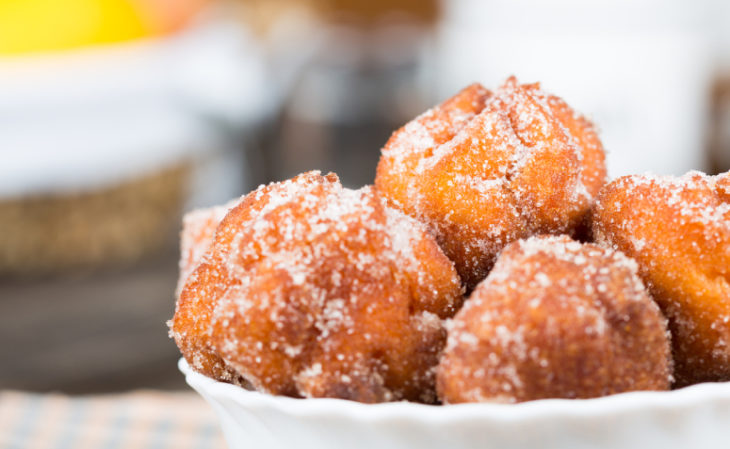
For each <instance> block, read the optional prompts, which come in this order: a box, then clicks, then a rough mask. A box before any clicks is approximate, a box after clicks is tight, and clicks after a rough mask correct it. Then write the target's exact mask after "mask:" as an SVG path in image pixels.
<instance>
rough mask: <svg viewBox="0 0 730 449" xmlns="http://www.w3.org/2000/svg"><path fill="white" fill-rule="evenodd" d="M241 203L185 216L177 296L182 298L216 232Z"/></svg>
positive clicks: (233, 203) (239, 200)
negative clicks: (230, 212)
mask: <svg viewBox="0 0 730 449" xmlns="http://www.w3.org/2000/svg"><path fill="white" fill-rule="evenodd" d="M239 202H241V199H235V200H232V201H230V202H228V203H227V204H224V205H220V206H213V207H209V208H206V209H198V210H194V211H192V212H188V213H187V214H185V216H184V217H183V228H182V232H181V233H180V277H179V279H178V282H177V288H176V289H175V296H180V291H181V290H182V288H183V286H184V285H185V281H186V280H187V278H188V276H190V274H191V273H192V272H193V271H194V270H195V269H196V268H197V267H198V265H199V264H200V261H201V260H202V258H203V255H204V254H205V253H206V251H208V248H210V245H211V244H212V243H213V237H214V236H215V230H216V229H217V228H218V225H219V224H220V222H221V221H222V220H223V217H225V216H226V214H227V213H228V211H229V210H231V209H232V208H233V207H234V206H235V205H236V204H238V203H239Z"/></svg>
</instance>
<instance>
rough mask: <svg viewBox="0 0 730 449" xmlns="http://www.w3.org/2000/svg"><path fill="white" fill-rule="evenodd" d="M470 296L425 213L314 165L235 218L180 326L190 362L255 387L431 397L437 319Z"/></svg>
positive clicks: (248, 202)
mask: <svg viewBox="0 0 730 449" xmlns="http://www.w3.org/2000/svg"><path fill="white" fill-rule="evenodd" d="M461 300H462V298H461V287H460V283H459V279H458V276H457V274H456V271H455V270H454V267H453V264H452V263H451V262H450V261H449V260H448V259H447V258H446V257H445V256H444V254H443V253H442V252H441V250H440V249H439V247H438V245H437V244H436V242H435V241H434V240H433V238H432V237H430V236H429V235H428V234H427V233H426V231H425V230H424V229H423V227H422V225H421V224H420V223H418V222H417V221H416V220H414V219H412V218H410V217H408V216H406V215H405V214H403V213H402V212H400V211H398V210H396V209H394V208H392V207H389V206H387V205H386V204H385V200H383V199H381V198H380V197H379V196H376V195H375V194H374V192H373V190H372V189H371V188H367V187H366V188H363V189H360V190H356V191H355V190H349V189H345V188H343V187H342V186H341V185H340V183H339V181H338V180H337V177H336V176H335V175H333V174H329V175H327V176H320V175H319V173H318V172H311V173H306V174H303V175H300V176H298V177H296V178H294V179H292V180H289V181H285V182H281V183H274V184H270V185H268V186H265V187H260V188H259V189H258V190H256V191H254V192H252V193H251V194H249V195H247V196H246V197H245V198H244V200H243V202H242V203H241V204H240V205H238V206H237V207H235V208H233V209H232V210H231V211H230V212H229V213H228V215H226V217H225V218H224V220H223V221H222V222H221V224H220V225H219V226H218V229H217V230H216V233H215V240H214V243H213V245H212V247H211V248H210V250H209V251H208V253H207V254H206V255H205V256H204V257H203V261H202V263H201V264H200V266H199V267H198V268H197V269H196V270H195V271H194V272H193V274H192V275H191V276H190V277H189V279H188V281H187V283H186V284H185V287H184V288H183V290H182V293H181V295H180V299H179V302H178V307H177V311H176V314H175V318H174V320H173V325H172V330H173V335H174V336H175V339H176V341H177V343H178V345H179V346H180V348H181V350H182V352H183V355H184V356H185V358H186V359H187V360H188V362H189V363H190V364H191V366H192V367H193V368H194V369H196V370H198V371H201V372H204V373H206V374H208V373H210V368H211V366H212V367H213V368H216V369H219V368H220V367H224V368H228V367H232V368H233V369H234V370H235V372H236V373H238V374H240V375H241V376H242V377H243V378H244V379H245V380H246V381H248V382H250V383H251V385H253V387H254V388H256V389H258V390H260V391H264V392H268V393H273V394H285V395H290V396H302V397H338V398H346V399H353V400H358V401H362V402H380V401H388V400H398V399H408V400H421V401H425V402H432V401H434V400H435V393H434V367H435V365H436V363H437V361H438V354H439V352H440V350H441V348H442V347H443V344H444V341H445V331H444V329H443V327H442V319H443V318H447V317H450V316H451V315H453V314H454V313H455V311H456V310H457V308H458V307H459V305H460V304H461ZM210 355H215V356H216V357H218V359H217V360H215V363H211V360H210V357H209V356H210Z"/></svg>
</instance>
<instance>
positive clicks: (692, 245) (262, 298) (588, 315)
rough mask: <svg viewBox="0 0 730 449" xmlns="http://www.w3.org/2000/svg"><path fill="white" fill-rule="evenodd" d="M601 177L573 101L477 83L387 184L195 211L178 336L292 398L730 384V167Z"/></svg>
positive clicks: (384, 164) (434, 119) (405, 155)
mask: <svg viewBox="0 0 730 449" xmlns="http://www.w3.org/2000/svg"><path fill="white" fill-rule="evenodd" d="M605 178H606V169H605V161H604V152H603V148H602V145H601V143H600V140H599V139H598V136H597V133H596V131H595V129H594V128H593V125H592V124H591V123H590V122H589V121H588V120H587V119H585V118H584V117H583V116H581V115H579V114H577V113H576V112H575V111H573V110H572V109H571V108H570V107H569V106H568V105H566V104H565V102H563V101H562V100H561V99H559V98H558V97H556V96H553V95H551V94H548V93H545V92H544V91H542V90H541V89H540V86H539V85H538V84H528V85H521V84H519V83H518V82H517V80H515V79H514V78H510V79H508V80H507V81H506V82H505V84H504V85H503V86H501V87H500V88H498V89H497V90H495V91H494V92H491V91H489V90H487V89H485V88H484V87H482V86H481V85H478V84H475V85H471V86H469V87H467V88H466V89H464V90H462V91H461V92H459V93H458V94H456V95H455V96H454V97H452V98H450V99H448V100H446V101H445V102H444V103H442V104H440V105H438V106H436V107H434V108H433V109H431V110H429V111H427V112H425V113H424V114H422V115H421V116H419V117H417V118H415V119H414V120H413V121H412V122H410V123H408V124H406V125H405V126H404V127H403V128H401V129H399V130H398V131H396V132H395V133H394V134H393V136H392V137H391V139H390V140H389V141H388V142H387V143H386V145H385V147H384V148H383V150H382V157H381V160H380V163H379V165H378V169H377V175H376V177H375V185H374V186H368V187H364V188H362V189H359V190H351V189H347V188H344V187H342V186H341V184H340V183H339V181H338V179H337V177H336V175H334V174H328V175H325V176H322V175H321V174H319V172H310V173H305V174H302V175H299V176H297V177H295V178H293V179H290V180H287V181H283V182H279V183H272V184H269V185H267V186H261V187H259V188H258V189H257V190H255V191H254V192H251V193H249V194H248V195H246V196H244V197H243V198H241V199H239V200H236V201H233V202H231V203H229V204H227V205H225V206H218V207H215V208H211V209H207V210H201V211H195V212H193V213H191V214H188V215H187V216H186V218H185V220H184V226H183V233H182V245H181V246H182V248H181V250H182V258H181V265H180V272H181V277H180V282H179V285H178V301H177V306H176V311H175V316H174V318H173V319H172V320H171V322H170V327H171V335H172V336H173V338H174V339H175V341H176V343H177V344H178V346H179V347H180V350H181V351H182V354H183V356H184V357H185V359H186V360H187V361H188V363H189V364H190V366H191V367H192V368H193V369H194V370H196V371H198V372H201V373H203V374H205V375H208V376H210V377H212V378H214V379H217V380H221V381H226V382H231V383H236V384H239V385H242V386H243V387H245V388H250V389H255V390H258V391H262V392H267V393H271V394H281V395H288V396H293V397H333V398H342V399H351V400H356V401H361V402H383V401H395V400H410V401H418V402H425V403H438V402H443V403H456V402H481V401H491V402H495V401H497V402H520V401H527V400H533V399H541V398H590V397H598V396H604V395H608V394H613V393H619V392H624V391H633V390H664V389H668V388H670V387H672V386H675V387H677V386H684V385H688V384H691V383H696V382H700V381H722V380H730V174H728V173H726V174H724V175H720V176H716V177H711V176H707V175H704V174H701V173H697V172H692V173H689V174H687V175H685V176H683V177H680V178H673V177H656V176H649V175H645V176H632V177H626V178H620V179H617V180H615V181H613V182H611V183H609V184H607V185H604V184H605ZM462 305H463V307H462Z"/></svg>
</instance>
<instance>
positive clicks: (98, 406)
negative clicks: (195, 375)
mask: <svg viewBox="0 0 730 449" xmlns="http://www.w3.org/2000/svg"><path fill="white" fill-rule="evenodd" d="M0 448H2V449H16V448H17V449H21V448H22V449H45V448H54V449H65V448H74V449H85V448H95V449H127V448H130V449H131V448H149V449H157V448H174V449H177V448H180V449H186V448H190V449H213V448H215V449H219V448H220V449H224V448H225V443H224V441H223V436H222V435H221V432H220V428H219V426H218V422H217V420H216V417H215V415H214V413H213V411H212V410H211V408H210V407H209V406H208V404H206V403H205V401H204V400H203V399H202V398H200V397H199V396H197V395H196V394H195V393H163V392H155V391H139V392H132V393H127V394H119V395H103V396H80V397H73V396H71V397H69V396H64V395H60V394H34V393H23V392H17V391H2V392H0Z"/></svg>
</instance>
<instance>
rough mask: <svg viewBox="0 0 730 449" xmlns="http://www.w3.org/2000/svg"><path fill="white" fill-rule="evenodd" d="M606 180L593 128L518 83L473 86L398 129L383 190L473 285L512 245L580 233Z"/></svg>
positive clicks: (385, 155)
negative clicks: (421, 226)
mask: <svg viewBox="0 0 730 449" xmlns="http://www.w3.org/2000/svg"><path fill="white" fill-rule="evenodd" d="M605 177H606V169H605V161H604V152H603V147H602V145H601V142H600V140H599V139H598V136H597V134H596V132H595V130H594V128H593V126H592V125H591V123H590V122H589V121H588V120H586V119H585V118H583V117H582V116H580V115H578V114H576V113H575V112H574V111H573V110H572V109H571V108H570V107H569V106H568V105H567V104H565V102H563V101H562V100H561V99H559V98H558V97H555V96H553V95H550V94H547V93H545V92H543V91H542V90H540V86H539V85H538V84H518V83H517V80H516V79H515V78H514V77H513V78H509V79H508V80H507V81H506V82H505V84H504V85H503V86H502V87H501V88H499V89H498V90H497V91H496V92H494V93H493V94H492V93H490V92H489V91H487V90H486V89H484V88H483V87H482V86H480V85H478V84H475V85H472V86H469V87H467V88H466V89H464V90H463V91H461V92H459V93H458V94H457V95H456V96H454V97H452V98H450V99H449V100H447V101H446V102H444V103H442V104H441V105H439V106H437V107H435V108H433V109H432V110H429V111H427V112H426V113H424V114H422V115H421V116H419V117H417V118H416V119H415V120H413V121H412V122H410V123H408V124H407V125H405V126H404V127H402V128H401V129H399V130H398V131H396V132H395V133H394V134H393V136H392V137H391V138H390V140H389V141H388V142H387V143H386V145H385V147H384V148H383V150H382V155H381V158H380V162H379V164H378V169H377V175H376V178H375V186H376V188H377V189H378V191H379V192H381V194H382V195H384V196H386V197H387V198H388V199H389V200H390V201H391V202H392V203H393V204H395V205H396V206H397V207H399V208H400V209H402V210H403V211H405V212H406V213H407V214H409V215H411V216H413V217H415V218H417V219H418V220H420V221H422V222H424V223H426V224H427V225H428V226H429V228H430V230H431V231H432V232H433V233H434V235H435V236H436V237H437V240H438V242H439V245H441V248H442V249H443V250H444V252H445V253H446V255H447V256H448V257H449V258H450V259H451V260H453V261H454V263H455V265H456V269H457V271H458V272H459V275H460V276H461V278H462V280H463V281H464V283H465V285H466V286H467V287H468V288H472V287H474V286H475V285H476V284H477V283H478V282H479V281H480V280H481V279H483V278H484V276H486V274H487V273H488V271H489V269H490V268H491V266H492V265H493V264H494V260H495V258H496V256H497V254H498V253H499V251H500V250H501V249H502V248H503V247H504V246H505V245H506V244H508V243H509V242H512V241H514V240H516V239H518V238H523V237H527V236H530V235H533V234H538V233H551V234H561V233H568V234H571V235H575V233H576V232H577V230H578V228H579V227H580V226H582V225H583V226H584V220H585V219H586V217H587V216H588V212H589V210H590V207H591V205H592V203H593V199H594V197H595V195H596V194H597V193H598V190H599V189H600V187H601V186H602V185H603V183H604V181H605ZM584 227H585V226H584Z"/></svg>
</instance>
